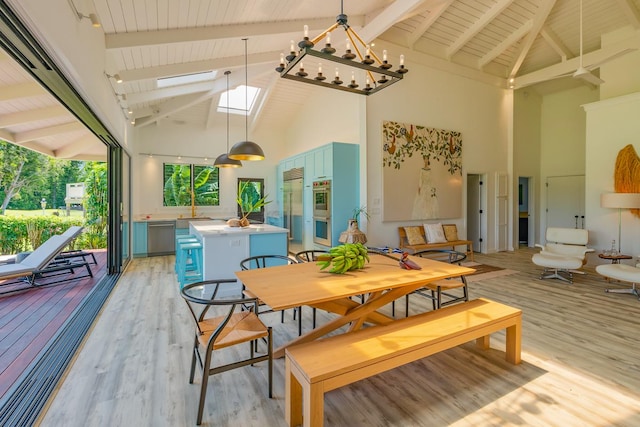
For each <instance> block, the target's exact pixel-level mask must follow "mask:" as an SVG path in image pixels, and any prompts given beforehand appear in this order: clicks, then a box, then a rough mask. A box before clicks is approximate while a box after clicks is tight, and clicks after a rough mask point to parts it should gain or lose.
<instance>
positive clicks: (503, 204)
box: [496, 173, 509, 251]
mask: <svg viewBox="0 0 640 427" xmlns="http://www.w3.org/2000/svg"><path fill="white" fill-rule="evenodd" d="M508 182H509V180H508V176H507V174H504V173H498V174H497V175H496V250H497V251H506V250H508V249H509V192H508Z"/></svg>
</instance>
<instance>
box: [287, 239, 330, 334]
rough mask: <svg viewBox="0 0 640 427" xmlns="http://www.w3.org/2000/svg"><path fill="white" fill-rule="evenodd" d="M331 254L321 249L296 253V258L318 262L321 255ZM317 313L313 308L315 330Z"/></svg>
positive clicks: (299, 260) (312, 316)
mask: <svg viewBox="0 0 640 427" xmlns="http://www.w3.org/2000/svg"><path fill="white" fill-rule="evenodd" d="M327 253H329V251H324V250H320V249H307V250H304V251H300V252H298V253H296V254H295V255H294V256H295V258H296V261H298V262H316V261H317V260H318V256H319V255H323V254H327ZM316 312H317V309H316V308H315V307H313V308H312V309H311V313H312V314H311V318H312V327H313V329H315V328H316Z"/></svg>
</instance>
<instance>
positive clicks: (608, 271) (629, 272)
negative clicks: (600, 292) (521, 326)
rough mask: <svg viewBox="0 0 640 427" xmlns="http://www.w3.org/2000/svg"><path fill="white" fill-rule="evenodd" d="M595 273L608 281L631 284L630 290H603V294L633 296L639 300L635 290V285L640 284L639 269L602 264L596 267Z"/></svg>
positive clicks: (629, 266) (622, 265) (639, 297)
mask: <svg viewBox="0 0 640 427" xmlns="http://www.w3.org/2000/svg"><path fill="white" fill-rule="evenodd" d="M596 271H597V272H598V274H601V275H603V276H604V277H607V278H609V279H615V280H621V281H623V282H631V287H630V288H623V289H605V292H612V293H617V294H633V295H635V296H636V297H638V299H640V295H638V290H637V289H636V283H640V268H637V267H633V266H631V265H626V264H603V265H598V266H596Z"/></svg>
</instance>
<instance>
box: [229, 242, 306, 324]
mask: <svg viewBox="0 0 640 427" xmlns="http://www.w3.org/2000/svg"><path fill="white" fill-rule="evenodd" d="M291 264H297V261H296V260H295V259H293V258H291V257H288V256H285V255H256V256H252V257H249V258H245V259H243V260H242V261H240V268H241V269H242V270H252V269H255V268H268V267H275V266H278V265H291ZM242 292H243V293H244V295H245V296H247V297H249V298H256V296H255V295H254V294H253V293H252V292H251V291H250V290H249V289H246V288H245V286H244V284H243V285H242ZM258 306H259V307H262V309H261V310H259V311H258V314H264V313H273V311H274V310H272V309H271V307H268V306H267V305H266V304H265V303H264V302H263V301H261V300H258ZM296 316H297V319H298V335H302V307H296V308H294V309H293V319H294V320H296ZM280 321H281V322H283V323H284V310H282V311H281V316H280Z"/></svg>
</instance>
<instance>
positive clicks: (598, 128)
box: [585, 92, 640, 263]
mask: <svg viewBox="0 0 640 427" xmlns="http://www.w3.org/2000/svg"><path fill="white" fill-rule="evenodd" d="M585 110H586V114H587V142H586V147H587V149H586V153H587V179H586V185H585V188H586V200H585V209H586V218H587V227H588V228H589V232H590V235H589V239H590V241H591V246H592V247H595V248H598V249H599V250H603V249H608V248H609V247H610V246H611V240H612V239H616V240H618V211H617V210H615V209H607V208H601V207H600V195H601V194H602V193H610V192H613V191H614V181H613V177H614V168H615V163H616V157H617V155H618V152H619V151H620V150H621V149H622V148H624V147H625V146H626V145H627V144H632V145H633V146H634V148H635V150H636V152H638V153H640V142H639V140H638V135H640V120H638V118H639V117H640V92H636V93H633V94H629V95H625V96H620V97H616V98H611V99H607V100H603V101H599V102H595V103H592V104H588V105H585ZM621 244H622V247H621V251H622V253H624V254H627V255H632V256H640V218H638V217H636V216H633V215H631V213H630V212H629V211H628V210H622V239H621ZM592 260H593V262H600V263H601V262H602V261H601V260H599V259H597V258H595V257H592Z"/></svg>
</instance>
